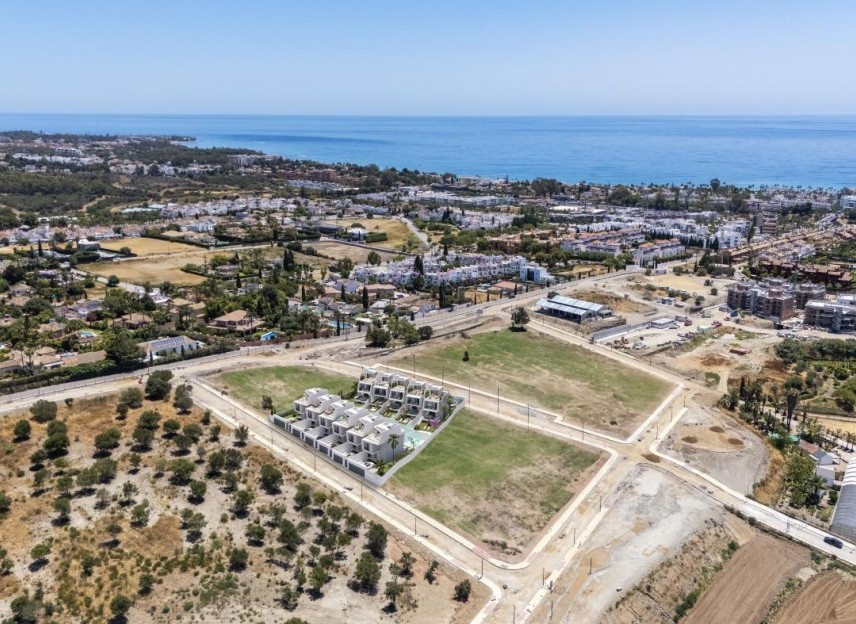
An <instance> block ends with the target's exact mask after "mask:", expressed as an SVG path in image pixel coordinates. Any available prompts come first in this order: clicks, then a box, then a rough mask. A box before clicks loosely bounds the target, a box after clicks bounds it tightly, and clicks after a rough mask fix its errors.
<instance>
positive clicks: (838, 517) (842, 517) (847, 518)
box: [830, 459, 856, 542]
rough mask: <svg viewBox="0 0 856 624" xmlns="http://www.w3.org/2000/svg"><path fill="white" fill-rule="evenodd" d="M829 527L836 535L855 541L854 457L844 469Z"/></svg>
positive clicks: (855, 475)
mask: <svg viewBox="0 0 856 624" xmlns="http://www.w3.org/2000/svg"><path fill="white" fill-rule="evenodd" d="M830 529H831V530H832V532H833V533H835V534H836V535H840V536H841V537H843V538H846V539H848V540H850V541H851V542H856V459H851V460H850V461H849V462H848V463H847V470H845V471H844V480H843V481H842V482H841V492H839V494H838V503H836V505H835V512H834V513H833V514H832V524H831V525H830Z"/></svg>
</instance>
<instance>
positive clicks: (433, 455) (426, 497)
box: [388, 409, 599, 554]
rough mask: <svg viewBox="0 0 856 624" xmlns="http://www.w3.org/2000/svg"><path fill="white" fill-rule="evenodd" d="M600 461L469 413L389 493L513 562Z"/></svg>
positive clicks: (397, 477) (463, 413) (405, 469)
mask: <svg viewBox="0 0 856 624" xmlns="http://www.w3.org/2000/svg"><path fill="white" fill-rule="evenodd" d="M598 457H599V456H598V454H596V453H592V452H590V451H587V450H583V449H581V448H578V447H576V446H573V445H571V444H566V443H565V442H562V441H559V440H556V439H553V438H549V437H546V436H541V435H538V434H534V433H528V432H527V431H526V430H524V429H522V428H520V427H517V426H514V425H510V424H506V423H501V422H497V421H495V420H494V419H491V418H489V417H487V416H482V415H479V414H476V413H474V412H471V411H468V410H466V409H464V410H462V411H461V412H459V413H458V414H457V415H456V416H455V418H454V420H453V421H452V422H451V423H449V425H448V426H447V427H446V428H445V429H444V430H443V431H442V432H441V433H440V434H439V435H438V436H437V437H436V439H434V440H432V441H431V443H430V444H429V445H428V446H427V448H425V450H423V451H422V452H421V453H420V454H419V456H418V457H416V458H415V459H413V460H412V461H411V462H410V463H409V464H407V465H406V466H404V467H403V468H402V469H401V470H400V471H399V472H397V473H396V474H395V476H394V477H393V478H392V479H391V480H390V482H389V485H388V487H391V489H392V490H393V491H395V492H396V493H398V494H400V495H401V496H402V497H404V498H406V499H408V500H410V501H412V502H413V503H414V504H415V505H416V506H417V507H418V508H419V509H421V510H422V511H424V512H425V513H426V514H428V515H431V516H433V517H435V518H437V519H438V520H439V521H441V522H443V523H444V524H447V525H449V526H451V527H453V528H455V529H457V530H459V531H462V532H464V533H467V534H469V535H470V536H472V537H474V538H476V539H478V540H480V541H482V542H483V543H485V544H488V545H489V547H490V548H491V550H494V552H498V553H505V554H509V553H512V554H513V553H515V552H517V551H519V550H522V549H523V548H524V547H525V546H526V545H527V544H528V543H529V542H530V541H531V539H532V538H533V537H534V536H535V534H537V533H538V532H539V531H540V530H541V529H543V528H544V527H545V526H546V525H547V523H548V522H549V521H550V519H551V518H552V517H553V516H554V515H555V514H556V513H557V512H558V511H559V510H560V509H562V507H564V506H565V504H567V503H568V501H570V500H571V498H572V497H573V496H574V495H575V494H576V492H578V491H579V490H580V489H581V488H582V486H583V485H584V483H585V480H586V479H585V478H586V475H587V471H588V470H589V469H590V468H591V467H592V466H593V465H594V464H595V462H597V460H598Z"/></svg>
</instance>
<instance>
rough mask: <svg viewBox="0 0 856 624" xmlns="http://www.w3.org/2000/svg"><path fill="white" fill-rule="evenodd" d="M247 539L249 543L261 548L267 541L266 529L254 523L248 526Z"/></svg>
mask: <svg viewBox="0 0 856 624" xmlns="http://www.w3.org/2000/svg"><path fill="white" fill-rule="evenodd" d="M244 534H245V535H246V537H247V540H248V543H249V544H250V545H252V546H261V545H262V544H263V543H264V540H265V528H264V527H263V526H262V525H260V524H256V523H255V522H252V523H250V524H248V525H247V530H246V532H245V533H244Z"/></svg>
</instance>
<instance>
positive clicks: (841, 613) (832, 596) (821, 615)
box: [774, 572, 856, 624]
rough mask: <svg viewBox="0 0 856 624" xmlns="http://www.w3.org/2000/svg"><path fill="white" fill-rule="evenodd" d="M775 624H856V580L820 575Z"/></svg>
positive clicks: (804, 587)
mask: <svg viewBox="0 0 856 624" xmlns="http://www.w3.org/2000/svg"><path fill="white" fill-rule="evenodd" d="M774 622H775V624H806V623H807V622H824V623H826V624H853V623H854V622H856V579H854V578H853V577H852V576H845V575H843V574H842V573H840V572H826V573H823V574H820V575H818V576H816V577H814V578H813V579H811V580H810V581H809V582H808V583H806V584H805V585H804V586H803V588H802V589H801V590H800V591H798V592H797V593H796V594H795V595H794V596H792V597H791V599H790V600H788V601H787V602H786V603H785V605H784V606H783V607H782V609H781V610H780V611H779V614H778V616H777V617H776V619H775V620H774Z"/></svg>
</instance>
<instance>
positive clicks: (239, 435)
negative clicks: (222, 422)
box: [235, 425, 250, 446]
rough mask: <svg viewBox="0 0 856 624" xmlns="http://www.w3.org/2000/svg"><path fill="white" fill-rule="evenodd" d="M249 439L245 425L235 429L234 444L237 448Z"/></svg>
mask: <svg viewBox="0 0 856 624" xmlns="http://www.w3.org/2000/svg"><path fill="white" fill-rule="evenodd" d="M249 437H250V430H249V429H248V428H247V426H246V425H241V426H239V427H238V428H237V429H235V444H236V445H237V446H244V445H245V444H246V443H247V440H248V439H249Z"/></svg>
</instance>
